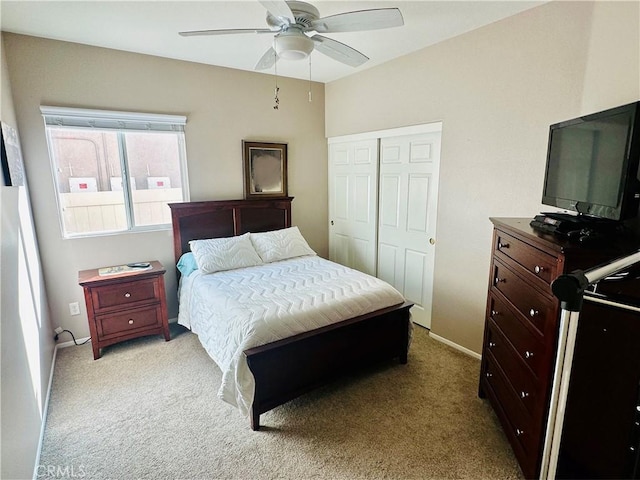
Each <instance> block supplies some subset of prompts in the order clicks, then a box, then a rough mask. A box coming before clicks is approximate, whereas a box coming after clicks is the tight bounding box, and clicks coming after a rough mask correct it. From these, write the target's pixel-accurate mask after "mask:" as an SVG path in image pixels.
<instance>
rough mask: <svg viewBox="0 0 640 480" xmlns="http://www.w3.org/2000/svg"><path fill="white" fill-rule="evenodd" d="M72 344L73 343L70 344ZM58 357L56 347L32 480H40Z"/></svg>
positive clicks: (55, 348) (56, 347) (56, 348)
mask: <svg viewBox="0 0 640 480" xmlns="http://www.w3.org/2000/svg"><path fill="white" fill-rule="evenodd" d="M71 344H73V342H71ZM57 357H58V345H56V346H55V347H54V348H53V358H52V359H51V370H50V371H49V384H48V385H47V396H46V397H45V399H44V407H43V409H42V423H41V424H40V438H38V450H37V451H36V462H35V465H34V466H33V479H34V480H36V479H37V478H40V477H41V475H39V472H38V470H39V468H38V467H39V466H40V454H41V453H42V442H44V430H45V427H46V426H47V414H48V413H49V398H50V397H51V386H52V385H53V370H54V369H55V367H56V358H57Z"/></svg>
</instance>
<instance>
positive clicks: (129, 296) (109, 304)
mask: <svg viewBox="0 0 640 480" xmlns="http://www.w3.org/2000/svg"><path fill="white" fill-rule="evenodd" d="M91 293H92V295H93V305H94V308H95V311H96V313H98V312H101V311H103V310H112V309H113V308H114V307H118V308H121V307H131V306H134V305H135V304H136V303H140V302H144V303H149V302H159V301H160V296H159V292H158V288H157V281H156V279H155V278H148V279H144V280H136V281H133V282H122V283H119V284H116V285H106V286H103V287H98V288H93V289H92V292H91Z"/></svg>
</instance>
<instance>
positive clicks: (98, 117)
mask: <svg viewBox="0 0 640 480" xmlns="http://www.w3.org/2000/svg"><path fill="white" fill-rule="evenodd" d="M40 111H41V112H42V116H43V118H44V122H45V124H46V125H47V126H49V127H73V128H91V129H105V130H131V131H147V132H149V131H151V132H184V126H185V125H186V123H187V117H185V116H181V115H164V114H155V113H133V112H118V111H110V110H87V109H82V108H67V107H50V106H44V105H43V106H41V107H40Z"/></svg>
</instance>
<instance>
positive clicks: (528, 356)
mask: <svg viewBox="0 0 640 480" xmlns="http://www.w3.org/2000/svg"><path fill="white" fill-rule="evenodd" d="M491 221H492V222H493V224H494V233H493V254H492V260H491V269H490V274H489V291H488V296H487V310H486V321H485V332H484V343H483V348H482V364H481V372H480V386H479V395H480V397H482V398H485V397H487V398H488V399H489V401H490V403H491V405H492V406H493V408H494V410H495V412H496V414H497V416H498V418H499V419H500V421H501V423H502V425H503V428H504V431H505V433H506V436H507V438H508V439H509V441H510V443H511V446H512V448H513V451H514V453H515V455H516V457H517V459H518V461H519V463H520V467H521V468H522V471H523V473H524V475H525V476H526V477H527V478H534V477H536V478H537V477H538V476H539V472H540V465H541V458H542V450H543V447H544V435H545V428H546V421H547V415H548V408H549V400H550V394H551V385H552V380H553V378H552V377H553V366H554V362H555V354H556V344H557V337H558V327H559V314H560V305H559V302H558V301H557V299H556V298H555V297H554V296H553V294H552V292H551V288H550V284H551V282H552V281H553V280H554V279H555V278H556V277H557V276H558V275H560V274H562V273H566V272H571V271H573V270H576V269H588V268H591V267H594V266H596V265H598V264H599V263H602V262H604V261H606V260H608V259H611V258H616V257H618V256H622V255H624V254H625V253H626V250H625V249H624V248H621V247H619V246H614V245H609V246H607V247H606V248H604V247H599V248H595V247H590V248H589V247H583V246H581V245H579V244H576V243H570V242H568V241H564V240H561V239H559V238H557V237H555V236H553V235H550V234H545V233H541V232H537V231H535V230H533V229H532V228H531V227H530V226H529V222H530V219H528V218H492V219H491Z"/></svg>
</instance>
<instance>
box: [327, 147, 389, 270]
mask: <svg viewBox="0 0 640 480" xmlns="http://www.w3.org/2000/svg"><path fill="white" fill-rule="evenodd" d="M377 183H378V140H377V139H375V140H363V141H357V142H344V143H333V144H331V145H330V146H329V189H330V192H329V259H330V260H333V261H335V262H337V263H341V264H343V265H346V266H348V267H351V268H355V269H357V270H360V271H362V272H365V273H368V274H370V275H376V255H377V219H378V209H377V206H378V202H377Z"/></svg>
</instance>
